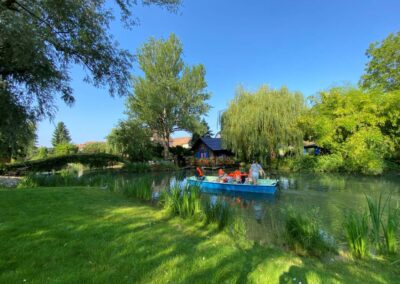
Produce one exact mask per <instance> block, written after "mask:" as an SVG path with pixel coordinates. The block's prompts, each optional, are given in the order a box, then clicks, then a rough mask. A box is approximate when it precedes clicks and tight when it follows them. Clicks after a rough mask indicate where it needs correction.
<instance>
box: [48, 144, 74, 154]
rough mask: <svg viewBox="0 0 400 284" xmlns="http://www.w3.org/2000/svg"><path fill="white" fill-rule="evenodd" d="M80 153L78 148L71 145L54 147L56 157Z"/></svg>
mask: <svg viewBox="0 0 400 284" xmlns="http://www.w3.org/2000/svg"><path fill="white" fill-rule="evenodd" d="M76 153H78V147H77V146H76V145H74V144H70V143H60V144H57V145H56V146H55V147H54V155H55V156H65V155H71V154H76Z"/></svg>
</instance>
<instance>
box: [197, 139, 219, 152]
mask: <svg viewBox="0 0 400 284" xmlns="http://www.w3.org/2000/svg"><path fill="white" fill-rule="evenodd" d="M199 141H202V142H203V143H204V144H206V146H207V147H208V148H210V149H211V150H213V151H221V150H225V149H223V148H222V142H221V138H211V137H200V138H199V140H197V142H196V144H197V143H198V142H199Z"/></svg>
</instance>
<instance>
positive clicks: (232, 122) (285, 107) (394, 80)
mask: <svg viewBox="0 0 400 284" xmlns="http://www.w3.org/2000/svg"><path fill="white" fill-rule="evenodd" d="M367 56H368V57H369V58H370V61H369V62H368V64H367V66H366V73H365V74H364V75H363V76H362V77H361V79H360V83H359V86H338V87H333V88H330V89H328V90H325V91H322V92H320V93H318V94H317V95H316V96H314V97H310V98H309V102H308V103H307V104H306V103H305V101H304V100H303V96H302V95H301V94H299V93H298V92H291V91H289V90H288V89H287V88H285V87H283V88H281V89H272V88H268V87H266V86H262V87H261V88H259V89H258V90H257V91H255V92H249V91H247V90H245V89H243V88H239V89H238V90H237V94H236V97H235V98H234V100H233V101H232V102H231V103H230V105H229V107H228V109H227V110H226V112H225V113H224V114H223V115H222V118H221V124H222V138H223V140H224V143H225V145H226V146H227V147H229V148H230V149H232V150H233V151H234V152H235V153H236V155H237V156H238V157H239V158H240V159H243V160H250V159H254V158H256V159H259V160H261V161H263V162H266V163H268V162H271V161H274V160H276V158H284V157H289V159H287V160H288V161H287V162H288V164H289V166H290V168H291V169H292V170H299V171H300V170H311V171H319V172H335V171H338V172H355V173H364V174H380V173H382V172H383V171H384V170H385V169H387V168H389V167H390V168H392V167H398V163H399V161H400V33H397V34H396V35H394V34H391V35H389V36H388V37H387V38H386V39H385V40H384V41H383V42H381V43H374V44H372V45H371V46H370V48H369V49H368V50H367ZM303 141H312V142H315V144H316V145H317V146H318V147H319V148H320V149H321V150H322V151H321V152H320V153H322V154H323V155H317V156H304V155H300V153H303V143H304V142H303Z"/></svg>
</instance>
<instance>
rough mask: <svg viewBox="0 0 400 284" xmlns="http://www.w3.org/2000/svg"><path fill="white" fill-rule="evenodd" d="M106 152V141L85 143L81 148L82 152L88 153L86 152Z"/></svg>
mask: <svg viewBox="0 0 400 284" xmlns="http://www.w3.org/2000/svg"><path fill="white" fill-rule="evenodd" d="M108 152H110V149H109V146H108V145H107V143H106V142H92V143H88V144H86V145H85V146H84V147H83V148H82V153H88V154H95V153H108Z"/></svg>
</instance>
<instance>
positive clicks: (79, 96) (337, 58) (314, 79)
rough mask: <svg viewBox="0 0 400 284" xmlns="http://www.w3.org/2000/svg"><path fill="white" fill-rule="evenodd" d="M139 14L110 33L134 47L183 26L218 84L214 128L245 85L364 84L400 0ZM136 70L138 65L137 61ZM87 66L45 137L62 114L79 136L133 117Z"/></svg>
mask: <svg viewBox="0 0 400 284" xmlns="http://www.w3.org/2000/svg"><path fill="white" fill-rule="evenodd" d="M135 15H136V17H137V18H138V19H139V20H140V25H138V26H136V27H134V28H133V29H132V30H126V29H124V27H123V24H122V23H120V22H119V21H115V22H113V23H112V25H111V27H110V33H111V34H112V35H113V36H114V38H115V39H116V40H117V41H118V42H119V45H120V47H122V48H124V49H128V50H129V51H131V52H132V53H136V51H137V49H138V48H139V47H140V46H141V45H142V44H143V43H144V42H146V41H147V40H148V39H149V38H150V37H155V38H164V39H166V38H168V36H169V35H170V33H175V34H176V35H177V36H178V38H179V39H180V40H181V41H182V44H183V50H184V55H183V59H184V61H185V63H186V64H189V65H195V64H203V65H204V66H205V69H206V72H207V74H206V81H207V84H208V87H207V90H208V91H209V92H210V93H211V94H212V97H211V99H210V100H209V102H208V103H209V104H210V105H211V106H212V109H211V110H210V111H209V113H208V115H207V116H206V117H205V119H206V121H207V122H208V124H209V125H210V127H211V129H212V130H213V131H214V133H215V132H217V131H218V125H217V118H218V112H219V111H222V110H224V109H226V108H227V106H228V104H229V102H230V100H232V98H233V97H234V96H235V90H236V88H237V87H238V86H240V85H241V86H243V87H245V88H246V89H249V90H256V89H257V88H258V87H260V86H261V85H263V84H266V85H268V86H270V87H272V88H280V87H281V86H286V87H288V88H289V89H290V90H292V91H300V92H301V93H302V94H303V95H304V96H305V97H308V96H311V95H315V94H317V93H318V92H319V91H321V90H324V89H327V88H329V87H332V86H335V85H341V84H349V83H350V84H353V85H356V84H357V82H358V81H359V78H360V76H361V75H362V74H363V71H364V68H365V64H366V63H367V61H368V59H367V57H366V56H365V51H366V49H367V48H368V46H369V45H370V43H372V42H376V41H381V40H383V39H384V38H385V37H386V36H387V35H388V34H389V33H395V32H398V31H400V16H399V15H400V1H399V0H335V1H328V0H297V1H295V0H274V1H272V0H247V1H238V0H235V1H232V0H218V1H217V0H198V1H195V0H183V4H182V6H181V7H180V8H179V11H178V12H177V13H170V12H168V11H167V10H166V9H162V8H160V7H154V6H150V7H136V8H135ZM132 73H133V74H135V75H138V74H140V69H139V67H138V65H137V64H134V68H133V69H132ZM84 74H85V73H84V71H83V70H82V68H81V67H79V66H74V67H73V68H72V69H71V71H70V75H71V77H72V82H71V86H72V87H73V89H74V96H75V98H76V102H75V104H74V105H73V106H72V107H68V106H66V105H65V104H64V103H63V102H62V101H58V107H59V110H58V113H57V115H56V117H55V119H54V120H53V121H49V120H44V121H41V122H40V123H39V126H38V143H37V144H38V146H51V137H52V134H53V131H54V128H55V125H56V124H57V122H59V121H63V122H64V123H65V124H66V126H67V128H68V129H69V131H70V134H71V137H72V142H73V143H76V144H80V143H84V142H87V141H104V140H105V137H106V136H107V135H108V134H109V133H110V130H111V129H112V128H113V127H115V125H116V124H117V123H118V121H119V120H121V119H124V118H125V114H124V111H125V100H126V98H124V97H122V98H121V97H114V98H113V97H110V96H109V94H108V91H107V89H98V88H95V87H93V86H91V85H88V84H87V83H85V82H83V77H84ZM174 135H175V136H176V137H177V136H185V135H186V133H184V132H179V133H176V134H174Z"/></svg>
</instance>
